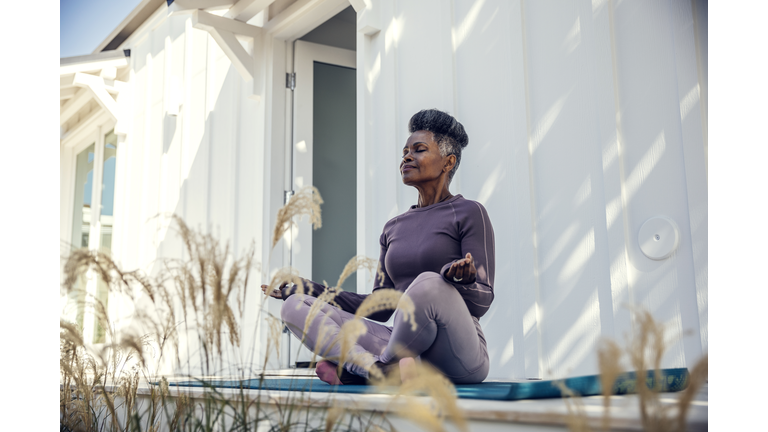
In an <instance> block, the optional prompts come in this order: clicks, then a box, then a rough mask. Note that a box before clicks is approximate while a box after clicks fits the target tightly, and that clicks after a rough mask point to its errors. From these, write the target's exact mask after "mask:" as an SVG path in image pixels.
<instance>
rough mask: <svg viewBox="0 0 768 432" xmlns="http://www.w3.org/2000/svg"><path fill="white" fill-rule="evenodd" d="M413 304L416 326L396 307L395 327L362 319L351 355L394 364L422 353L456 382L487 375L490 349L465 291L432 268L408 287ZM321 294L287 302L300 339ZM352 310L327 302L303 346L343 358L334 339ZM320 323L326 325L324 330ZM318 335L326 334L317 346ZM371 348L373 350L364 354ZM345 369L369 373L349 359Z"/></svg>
mask: <svg viewBox="0 0 768 432" xmlns="http://www.w3.org/2000/svg"><path fill="white" fill-rule="evenodd" d="M405 294H406V295H408V297H409V298H410V299H411V301H413V303H414V305H415V307H416V308H415V317H414V318H415V321H416V330H412V329H411V324H410V322H409V321H406V322H404V321H403V318H402V314H401V312H400V311H399V310H397V311H396V312H395V319H394V327H388V326H385V325H383V324H379V323H377V322H374V321H370V320H363V322H364V324H365V326H366V330H367V331H366V333H365V334H364V335H362V336H361V337H360V338H358V340H357V343H356V344H355V345H354V346H353V347H352V348H351V351H350V353H348V355H352V356H356V357H358V358H362V357H360V356H367V358H368V361H366V363H367V366H370V365H372V364H373V363H374V362H375V361H376V360H379V361H381V362H382V363H392V362H395V361H398V360H399V359H400V358H402V357H407V356H420V358H421V359H422V360H426V361H427V362H429V363H430V364H431V365H432V366H435V367H436V368H437V369H439V370H440V371H441V372H442V373H444V374H445V376H446V377H448V378H449V379H450V380H451V381H452V382H454V383H456V384H472V383H479V382H482V381H483V380H484V379H485V378H486V376H488V366H489V364H488V350H487V348H486V344H485V337H484V336H483V331H482V329H481V328H480V322H479V321H478V319H477V318H475V317H473V316H471V315H470V314H469V310H468V309H467V306H466V305H465V304H464V300H463V299H462V298H461V295H460V294H459V293H458V291H456V288H455V287H453V285H451V284H449V283H447V282H446V281H445V280H444V279H443V278H442V276H440V275H439V274H437V273H434V272H425V273H422V274H420V275H419V276H418V277H417V278H416V279H415V280H414V281H413V283H411V285H410V286H409V287H408V289H407V290H405ZM316 300H317V299H316V298H315V297H311V296H308V295H300V294H294V295H292V296H290V297H288V299H287V300H286V301H285V303H284V304H283V307H282V311H281V315H282V318H283V321H285V323H286V324H287V325H288V328H289V329H290V330H291V332H292V333H293V334H294V335H295V336H296V337H298V338H299V339H300V340H301V339H302V334H303V328H304V323H305V321H306V319H307V315H308V313H309V309H310V307H311V306H312V304H313V303H314V302H315V301H316ZM353 318H354V314H351V313H349V312H346V311H343V310H341V309H339V308H337V307H334V306H331V305H328V304H326V305H323V307H322V308H321V310H320V312H319V313H318V314H317V315H316V316H315V317H314V319H313V320H312V322H311V323H310V324H309V328H308V331H307V335H306V337H305V338H304V345H306V346H307V347H308V348H309V349H311V350H313V352H315V353H316V354H318V355H320V356H323V357H328V358H331V359H333V358H336V359H338V358H339V357H340V351H341V349H340V346H339V344H338V343H336V344H332V341H333V340H334V339H335V337H336V336H337V335H338V333H339V330H340V329H341V326H342V325H343V324H344V323H345V322H347V321H349V320H351V319H353ZM321 327H325V329H324V330H323V331H322V332H321V331H320V329H321ZM318 336H320V337H321V338H322V343H321V346H316V345H317V340H318ZM365 353H369V354H370V355H366V354H365ZM344 368H345V369H347V370H348V371H349V372H351V373H353V374H355V375H359V376H362V377H366V378H367V377H368V372H367V371H366V369H365V368H364V367H362V366H359V365H356V364H352V363H345V364H344Z"/></svg>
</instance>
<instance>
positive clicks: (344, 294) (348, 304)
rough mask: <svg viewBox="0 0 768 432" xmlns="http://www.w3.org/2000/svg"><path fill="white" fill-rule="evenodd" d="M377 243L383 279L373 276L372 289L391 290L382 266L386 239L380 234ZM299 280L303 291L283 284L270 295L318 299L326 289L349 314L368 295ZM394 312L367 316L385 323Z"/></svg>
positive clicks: (390, 281) (388, 279)
mask: <svg viewBox="0 0 768 432" xmlns="http://www.w3.org/2000/svg"><path fill="white" fill-rule="evenodd" d="M379 243H380V245H381V253H380V256H379V263H380V269H381V271H382V273H381V274H383V278H382V277H380V275H379V273H377V274H376V275H375V282H374V287H373V290H374V291H376V290H378V289H385V288H393V287H394V286H395V284H394V283H392V280H391V279H390V278H389V275H388V274H387V270H386V267H385V265H384V257H385V256H386V254H387V246H386V237H385V236H384V234H382V235H381V237H380V238H379ZM301 280H302V282H303V285H304V287H303V289H302V287H299V286H296V285H292V286H287V284H283V285H281V286H280V288H279V289H278V291H276V292H274V293H271V294H270V295H271V296H272V297H275V298H281V299H283V300H286V299H288V297H290V296H292V295H294V294H296V293H297V292H303V293H304V294H306V295H310V296H312V297H319V296H320V295H321V294H322V293H323V292H325V290H326V289H327V290H329V291H331V292H335V293H336V296H335V297H334V299H333V301H334V302H336V304H337V305H339V307H340V308H341V309H342V310H344V311H347V312H349V313H355V312H357V309H358V308H359V307H360V305H361V304H362V303H363V300H365V298H366V297H367V296H368V294H357V293H353V292H349V291H344V290H341V289H338V288H334V287H330V288H328V287H326V286H325V285H322V284H319V283H317V282H314V281H311V280H309V279H304V278H301ZM261 288H262V290H266V289H267V286H266V285H262V286H261ZM394 312H395V310H394V309H391V310H389V309H387V310H381V311H378V312H375V313H373V314H371V315H370V316H368V318H370V319H372V320H375V321H380V322H386V321H387V320H389V317H390V316H392V314H393V313H394Z"/></svg>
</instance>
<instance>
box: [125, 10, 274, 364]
mask: <svg viewBox="0 0 768 432" xmlns="http://www.w3.org/2000/svg"><path fill="white" fill-rule="evenodd" d="M259 43H260V42H259ZM123 48H126V49H128V48H129V49H131V70H130V74H129V75H130V78H129V79H130V92H131V97H132V102H133V103H132V111H131V114H130V115H131V120H132V121H131V123H132V127H131V128H130V130H129V131H128V133H127V140H126V142H124V143H123V144H124V147H123V148H121V149H120V152H121V153H120V154H119V162H118V163H119V164H120V165H119V168H118V170H117V176H118V179H117V183H118V185H120V188H119V192H120V193H119V194H116V198H115V199H116V204H115V206H116V208H118V209H119V211H120V212H121V217H120V218H119V225H116V226H115V232H116V235H119V236H120V238H121V241H120V242H119V247H116V248H115V254H116V258H117V259H118V260H119V261H120V262H121V264H122V265H123V267H124V268H126V269H135V268H138V269H142V270H144V271H147V272H149V273H153V272H155V271H157V269H158V268H159V266H160V263H161V260H162V259H165V258H183V257H184V255H185V253H184V248H183V245H182V243H181V241H180V239H179V238H178V237H177V233H176V230H174V229H172V226H171V225H170V219H169V218H168V216H169V215H171V214H176V215H179V216H181V217H182V218H183V219H184V220H185V221H186V223H187V224H188V225H190V226H191V227H193V228H196V229H198V230H200V231H202V232H205V233H211V234H214V235H215V236H216V237H217V238H218V239H220V241H221V245H222V247H224V246H225V245H229V249H230V252H231V253H232V254H233V255H234V256H235V257H240V256H242V253H243V251H244V250H245V249H247V248H248V247H250V246H251V244H252V243H254V244H255V247H256V256H255V260H256V261H257V262H260V261H261V260H262V253H261V252H262V250H263V244H262V241H261V240H262V226H263V225H264V210H263V197H264V185H265V183H264V181H265V178H264V176H263V173H264V167H265V164H264V162H263V160H264V154H265V147H264V136H265V130H264V125H265V123H264V122H265V117H266V116H265V110H264V108H263V104H264V102H263V99H262V101H256V100H255V99H253V98H250V97H249V96H250V95H251V94H252V85H251V83H244V82H243V80H242V78H241V77H240V75H239V74H238V73H237V72H236V71H235V69H234V68H233V67H232V65H231V62H230V61H229V59H228V58H227V57H226V55H225V54H224V53H223V51H222V50H221V49H220V48H219V47H218V45H217V44H216V43H215V42H214V41H213V40H212V39H211V38H210V36H209V35H208V33H206V32H205V31H203V30H198V29H194V28H193V27H192V26H191V21H190V19H189V16H188V15H187V16H184V15H181V16H171V17H167V16H166V13H165V10H163V8H161V9H160V10H158V12H157V13H155V15H153V16H152V17H151V18H150V19H149V20H148V21H147V22H146V23H145V24H144V25H143V26H142V28H140V29H139V30H138V31H137V32H136V33H134V34H133V35H132V36H131V38H130V39H129V40H128V41H126V43H125V44H124V46H123ZM174 86H176V88H177V89H178V94H179V95H180V97H179V98H175V97H174V91H175V90H174ZM174 101H180V102H181V107H180V109H179V110H178V115H175V116H174V115H169V114H168V110H169V108H172V107H171V103H173V102H174ZM280 187H282V185H281V186H280ZM261 282H262V278H261V276H260V275H259V273H258V270H254V273H253V275H252V278H251V284H250V286H249V287H248V295H247V297H246V301H247V303H246V304H245V310H247V311H248V312H247V313H246V315H245V317H244V320H243V322H242V323H241V325H242V327H243V334H242V335H241V340H242V341H243V346H242V352H243V353H254V351H253V350H255V354H256V355H257V358H258V356H259V355H260V354H259V349H260V338H259V337H258V324H259V323H258V320H257V315H256V314H257V311H258V310H259V303H260V301H261V299H260V296H258V295H256V294H257V293H260V290H259V288H258V285H259V284H260V283H261ZM130 312H131V311H130V310H127V309H125V310H123V311H122V313H124V314H128V313H130ZM254 332H257V334H256V335H254ZM189 342H193V341H189ZM185 343H187V341H182V352H185V351H186V345H185ZM253 344H255V345H253ZM193 345H194V343H193ZM191 348H192V349H194V347H191ZM190 360H191V361H193V362H194V361H196V359H190ZM230 360H231V361H234V362H238V361H240V360H242V358H241V359H240V360H238V359H237V355H236V356H235V357H233V358H231V359H230ZM191 367H192V369H185V372H190V371H191V372H192V373H194V371H195V369H194V368H195V365H194V363H193V364H192V365H191Z"/></svg>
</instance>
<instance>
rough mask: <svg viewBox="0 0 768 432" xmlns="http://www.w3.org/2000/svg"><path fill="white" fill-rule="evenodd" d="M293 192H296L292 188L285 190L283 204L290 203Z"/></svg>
mask: <svg viewBox="0 0 768 432" xmlns="http://www.w3.org/2000/svg"><path fill="white" fill-rule="evenodd" d="M293 194H294V192H293V191H292V190H289V191H285V195H284V196H283V205H285V204H288V201H290V200H291V197H292V196H293Z"/></svg>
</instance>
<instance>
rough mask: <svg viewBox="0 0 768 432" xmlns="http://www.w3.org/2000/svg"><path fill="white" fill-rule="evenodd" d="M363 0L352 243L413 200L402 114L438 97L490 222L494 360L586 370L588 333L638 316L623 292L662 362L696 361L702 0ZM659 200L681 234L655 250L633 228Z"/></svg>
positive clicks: (618, 334)
mask: <svg viewBox="0 0 768 432" xmlns="http://www.w3.org/2000/svg"><path fill="white" fill-rule="evenodd" d="M373 3H374V8H376V13H378V18H379V24H380V26H381V30H380V31H379V32H377V33H374V34H372V35H370V36H367V35H366V36H363V35H362V34H361V35H360V36H358V80H359V84H358V91H362V92H363V95H359V96H358V101H359V107H358V113H359V114H358V129H359V130H360V131H361V132H359V138H360V139H361V140H363V143H364V144H360V145H359V146H362V147H363V150H362V151H361V152H360V156H359V165H358V169H359V170H361V171H362V173H361V174H359V177H358V179H359V182H360V183H361V185H360V187H361V192H360V193H359V194H358V199H359V200H360V199H361V197H362V198H363V202H362V203H360V204H359V208H360V209H361V210H362V211H361V212H360V213H359V214H358V218H359V228H358V238H359V239H360V238H361V237H364V239H361V240H358V246H359V250H360V251H361V252H364V253H365V254H366V255H368V256H371V257H376V256H378V241H376V240H377V239H378V237H379V234H380V232H381V228H382V226H383V225H384V223H385V222H386V221H387V220H388V219H390V218H391V217H393V216H395V215H397V214H399V213H401V212H403V211H405V210H406V209H407V208H408V206H410V205H412V204H413V203H415V202H416V193H415V191H414V190H412V189H411V188H407V187H405V186H403V185H402V184H401V182H400V179H399V175H398V172H397V166H398V164H399V160H400V155H401V147H402V145H403V143H404V142H405V140H406V138H407V136H408V132H407V122H408V119H409V118H410V116H411V115H412V114H414V113H415V112H417V111H418V110H420V109H424V108H433V107H434V108H439V109H443V110H447V111H449V112H450V113H451V114H454V115H456V116H457V118H458V119H459V120H460V121H461V122H462V123H463V124H464V126H465V127H466V129H467V131H468V133H469V136H470V145H469V147H467V149H466V150H465V153H464V154H463V156H462V162H461V167H460V169H459V171H458V173H457V175H456V177H455V179H454V181H453V184H452V186H451V189H452V192H454V193H462V194H463V195H464V196H465V197H467V198H470V199H475V200H478V201H480V202H482V203H483V204H484V205H485V206H486V208H487V209H488V212H489V215H490V218H491V220H492V222H493V225H494V229H495V234H496V263H497V270H496V281H495V287H494V288H495V293H496V299H495V301H494V305H493V306H492V307H491V310H490V311H489V313H488V314H487V315H486V316H485V317H483V318H482V319H481V323H482V325H483V329H484V331H485V335H486V337H487V340H488V347H489V353H490V356H491V375H492V376H496V377H535V376H539V377H541V376H543V377H551V376H564V375H579V374H589V373H596V372H597V361H596V347H597V342H598V341H599V340H600V339H601V338H603V337H607V338H611V339H614V340H616V341H618V342H620V343H622V344H623V343H624V340H625V339H624V338H625V335H628V334H629V332H630V331H631V330H632V323H633V319H632V314H631V313H630V309H629V308H628V306H635V307H639V308H644V309H646V310H648V311H650V312H651V313H652V314H653V316H654V317H655V318H656V319H657V320H658V321H660V322H663V323H664V324H665V325H666V329H667V337H668V349H667V353H666V355H665V356H664V359H663V362H662V366H664V367H680V366H689V367H690V366H692V364H693V363H694V362H695V361H696V360H698V359H699V358H700V356H701V355H702V354H703V353H704V352H706V350H707V331H706V329H707V300H706V298H707V276H706V274H707V200H706V196H707V174H706V151H705V142H706V141H705V136H706V135H705V132H704V131H705V130H706V116H705V113H706V110H705V109H702V106H701V101H700V95H701V94H702V93H704V92H705V91H706V81H705V80H702V78H701V77H702V76H703V77H706V62H705V61H704V62H702V61H701V59H700V58H701V51H702V48H701V46H703V47H704V51H705V50H706V25H704V26H702V25H701V24H700V22H701V20H702V19H703V20H704V21H705V22H706V5H704V7H702V6H701V5H700V4H698V2H695V1H694V3H695V5H692V3H691V2H690V1H670V0H660V1H642V2H628V1H611V0H603V1H589V0H578V1H574V0H561V1H557V2H554V3H553V2H546V3H544V2H534V1H506V0H452V1H450V2H448V1H441V0H422V1H418V2H412V1H396V0H381V1H374V2H373ZM693 6H696V7H693ZM702 10H703V12H702ZM697 26H698V27H697ZM694 28H697V32H698V34H699V36H698V38H697V36H696V32H695V31H694ZM702 29H703V31H702ZM702 33H703V35H702ZM697 44H698V45H699V46H698V49H699V57H698V58H697ZM702 44H703V45H702ZM702 69H704V70H703V72H702ZM659 215H665V216H667V217H669V218H671V219H673V220H674V221H675V223H676V224H677V226H678V228H679V231H680V243H679V246H678V248H677V250H676V252H675V253H674V254H673V255H672V256H671V257H669V258H667V259H666V260H662V261H653V260H650V259H648V258H647V257H645V256H644V255H643V253H642V252H641V251H640V249H639V246H638V232H639V229H640V227H641V225H642V224H643V223H644V222H645V221H646V220H647V219H649V218H650V217H653V216H659ZM686 331H692V332H693V335H689V336H685V335H684V332H686Z"/></svg>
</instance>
